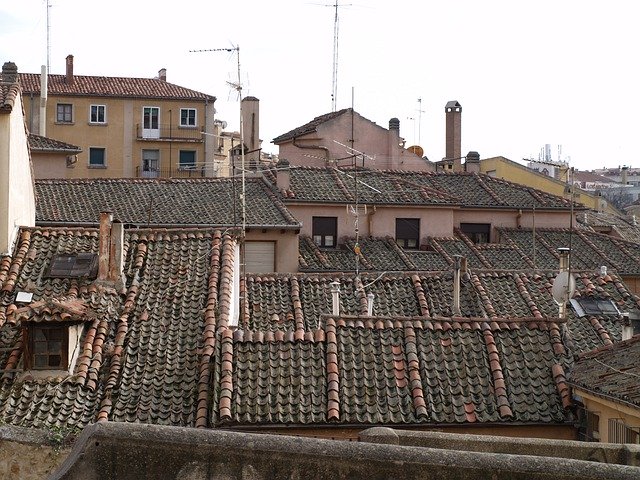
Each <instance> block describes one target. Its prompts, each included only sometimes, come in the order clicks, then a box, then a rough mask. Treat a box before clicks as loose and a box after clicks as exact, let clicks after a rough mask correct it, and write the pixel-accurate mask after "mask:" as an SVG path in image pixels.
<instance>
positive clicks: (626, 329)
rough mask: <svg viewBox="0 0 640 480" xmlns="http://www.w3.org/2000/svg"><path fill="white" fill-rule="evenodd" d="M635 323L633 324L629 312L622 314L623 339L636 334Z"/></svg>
mask: <svg viewBox="0 0 640 480" xmlns="http://www.w3.org/2000/svg"><path fill="white" fill-rule="evenodd" d="M634 333H635V332H634V329H633V325H632V324H631V318H630V317H629V313H628V312H624V313H623V314H622V341H623V342H624V341H625V340H629V339H631V337H633V334H634Z"/></svg>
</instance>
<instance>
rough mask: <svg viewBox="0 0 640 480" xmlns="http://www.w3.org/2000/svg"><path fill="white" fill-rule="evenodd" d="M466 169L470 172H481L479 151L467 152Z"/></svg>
mask: <svg viewBox="0 0 640 480" xmlns="http://www.w3.org/2000/svg"><path fill="white" fill-rule="evenodd" d="M464 171H465V172H470V173H479V172H480V154H479V153H478V152H469V153H467V159H466V161H465V163H464Z"/></svg>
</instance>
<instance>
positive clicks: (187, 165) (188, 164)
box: [178, 150, 196, 170]
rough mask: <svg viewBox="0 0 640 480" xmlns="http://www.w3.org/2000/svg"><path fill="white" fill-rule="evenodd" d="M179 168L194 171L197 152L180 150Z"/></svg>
mask: <svg viewBox="0 0 640 480" xmlns="http://www.w3.org/2000/svg"><path fill="white" fill-rule="evenodd" d="M179 162H180V163H179V164H178V167H179V168H180V169H185V170H193V169H194V168H196V152H195V150H180V160H179Z"/></svg>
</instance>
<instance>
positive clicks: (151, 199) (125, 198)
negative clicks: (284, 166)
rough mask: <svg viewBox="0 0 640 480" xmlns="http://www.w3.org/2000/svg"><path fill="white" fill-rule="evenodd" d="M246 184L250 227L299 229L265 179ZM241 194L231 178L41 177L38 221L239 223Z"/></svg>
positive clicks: (236, 182)
mask: <svg viewBox="0 0 640 480" xmlns="http://www.w3.org/2000/svg"><path fill="white" fill-rule="evenodd" d="M245 188H246V201H247V204H246V215H247V218H246V225H247V226H248V227H274V228H276V227H277V228H298V227H299V223H298V221H297V220H296V219H295V218H293V216H292V215H291V213H290V212H289V211H288V210H287V209H286V207H285V206H284V205H283V203H282V202H281V201H280V199H278V198H277V196H276V195H275V194H274V193H273V192H272V190H271V189H270V188H268V187H267V186H266V184H265V183H264V181H263V180H261V179H259V178H254V179H250V178H248V179H246V182H245ZM241 193H242V187H241V184H240V182H239V181H238V180H232V179H91V180H88V179H83V180H65V179H60V180H57V179H56V180H36V199H37V201H36V221H37V222H38V223H39V224H58V225H60V224H63V225H73V224H80V225H93V224H96V220H97V219H98V218H99V213H100V212H101V211H111V212H112V213H113V214H114V218H116V219H118V220H120V221H121V222H123V223H126V224H136V225H140V226H146V225H161V226H181V225H206V226H234V225H240V224H241V223H242V208H241V202H240V195H241ZM234 208H235V211H234ZM234 218H235V219H236V222H235V223H234Z"/></svg>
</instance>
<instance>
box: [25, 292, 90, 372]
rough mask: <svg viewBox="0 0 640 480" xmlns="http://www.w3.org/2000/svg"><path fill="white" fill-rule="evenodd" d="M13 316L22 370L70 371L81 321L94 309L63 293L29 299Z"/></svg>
mask: <svg viewBox="0 0 640 480" xmlns="http://www.w3.org/2000/svg"><path fill="white" fill-rule="evenodd" d="M12 316H13V321H15V322H19V323H20V325H21V326H22V340H23V343H22V344H23V356H22V358H23V368H24V370H25V371H40V372H41V373H40V374H41V375H51V373H49V372H51V371H53V372H58V371H60V370H62V371H66V372H67V373H69V374H71V373H72V372H73V369H74V368H75V363H76V360H77V358H78V353H79V345H80V337H81V336H82V330H83V328H84V324H85V322H88V321H92V320H93V319H95V318H96V313H95V311H93V310H92V309H91V308H90V307H89V306H88V305H87V304H86V303H85V302H84V301H83V300H81V299H79V298H76V297H71V298H65V297H62V298H49V299H45V300H40V301H37V302H33V303H30V304H29V305H26V306H24V307H20V308H18V309H16V310H14V311H13V313H12ZM43 371H44V372H43ZM54 374H56V375H57V374H58V373H54Z"/></svg>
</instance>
